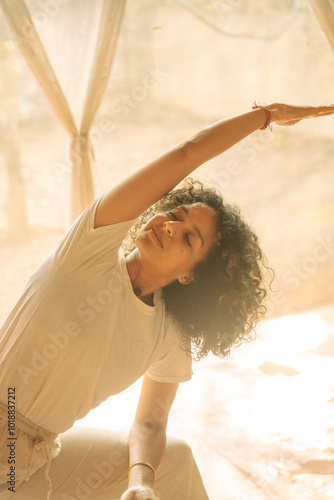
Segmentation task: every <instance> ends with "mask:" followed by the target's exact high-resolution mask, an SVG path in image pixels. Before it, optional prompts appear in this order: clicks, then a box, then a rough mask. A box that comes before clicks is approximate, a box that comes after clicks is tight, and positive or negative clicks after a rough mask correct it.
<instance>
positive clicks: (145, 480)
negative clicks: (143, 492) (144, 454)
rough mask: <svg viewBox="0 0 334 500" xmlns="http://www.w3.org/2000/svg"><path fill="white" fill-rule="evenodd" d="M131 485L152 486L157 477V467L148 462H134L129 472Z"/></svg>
mask: <svg viewBox="0 0 334 500" xmlns="http://www.w3.org/2000/svg"><path fill="white" fill-rule="evenodd" d="M128 476H129V487H131V486H147V487H149V488H150V487H151V486H152V485H153V483H154V480H155V477H156V471H155V468H154V467H153V466H152V465H151V464H149V463H148V462H140V461H138V462H134V463H133V464H132V465H131V466H130V468H129V472H128Z"/></svg>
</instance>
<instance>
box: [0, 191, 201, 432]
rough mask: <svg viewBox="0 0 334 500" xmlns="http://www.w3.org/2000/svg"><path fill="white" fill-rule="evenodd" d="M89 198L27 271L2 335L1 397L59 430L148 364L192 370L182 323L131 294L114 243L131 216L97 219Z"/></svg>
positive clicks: (170, 371)
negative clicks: (99, 223) (104, 222)
mask: <svg viewBox="0 0 334 500" xmlns="http://www.w3.org/2000/svg"><path fill="white" fill-rule="evenodd" d="M98 203H99V199H96V200H95V201H94V202H93V203H91V205H90V206H89V207H88V208H87V209H86V210H85V212H84V213H83V214H82V215H81V216H80V217H79V218H78V219H77V220H76V221H75V223H74V224H73V225H72V226H71V228H70V229H69V230H68V231H67V233H66V234H65V235H64V237H63V238H62V239H61V241H60V243H59V244H58V246H57V247H56V248H55V250H54V251H53V252H51V253H50V254H49V255H48V256H47V257H46V259H45V260H44V261H43V262H42V264H41V265H40V266H39V267H38V268H37V270H36V271H35V272H34V273H33V274H32V276H31V277H30V279H29V281H28V283H27V286H26V288H25V289H24V291H23V294H22V296H21V298H20V299H19V301H18V303H17V304H16V306H15V308H14V309H13V311H12V312H11V314H10V315H9V317H8V318H7V320H6V322H5V324H4V326H3V327H2V329H1V334H0V339H1V340H0V363H1V365H0V401H1V402H3V403H6V402H7V389H8V387H15V388H16V398H17V405H16V410H17V411H18V412H20V413H21V414H23V415H24V416H25V417H27V418H28V419H30V420H31V421H32V422H34V423H35V424H37V425H39V426H41V427H43V428H45V429H47V430H49V431H51V432H57V433H59V432H64V431H65V430H66V429H68V428H70V427H71V426H72V425H73V423H74V422H75V420H77V419H80V418H83V417H84V416H85V415H86V414H87V413H88V412H89V410H90V409H92V408H95V407H96V406H98V405H99V404H100V403H101V402H102V401H104V400H105V399H107V398H108V397H109V396H111V395H112V394H117V393H119V392H121V391H123V390H124V389H126V388H127V387H128V386H129V385H131V384H132V383H133V382H135V381H136V380H137V379H138V378H140V377H141V376H142V375H143V374H144V373H147V375H148V376H149V377H151V378H152V379H153V380H156V381H160V382H183V381H187V380H189V379H190V378H191V376H192V370H191V358H190V356H188V355H187V354H186V353H185V351H184V350H183V349H182V348H181V345H180V344H181V341H182V336H181V333H180V330H179V328H178V327H177V325H176V324H175V322H173V321H172V319H171V318H170V317H169V316H167V315H166V314H165V308H164V302H163V300H162V298H161V291H160V290H159V291H158V292H155V294H154V307H150V306H148V305H147V304H144V303H143V302H142V301H141V300H140V299H138V297H136V296H135V294H134V293H133V290H132V285H131V281H130V278H129V275H128V272H127V267H126V260H125V258H124V257H123V256H121V255H120V254H119V248H120V246H121V244H122V241H123V239H124V238H125V237H126V235H127V232H128V230H129V229H130V227H131V226H132V225H133V223H134V220H132V221H127V222H122V223H118V224H113V225H111V226H103V227H98V228H94V216H95V211H96V207H97V205H98Z"/></svg>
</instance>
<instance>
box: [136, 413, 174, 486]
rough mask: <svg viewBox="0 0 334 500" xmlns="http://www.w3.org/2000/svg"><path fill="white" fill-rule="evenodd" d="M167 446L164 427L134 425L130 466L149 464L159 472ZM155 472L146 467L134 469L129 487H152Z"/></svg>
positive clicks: (140, 466)
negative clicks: (142, 463) (141, 463)
mask: <svg viewBox="0 0 334 500" xmlns="http://www.w3.org/2000/svg"><path fill="white" fill-rule="evenodd" d="M165 446H166V430H165V429H164V428H163V427H158V426H157V427H156V428H154V427H153V428H152V426H150V425H145V424H139V423H136V422H135V423H134V424H133V426H132V427H131V430H130V434H129V454H130V466H131V465H132V464H134V463H135V462H147V463H149V464H150V465H152V467H154V469H155V470H157V468H158V465H159V463H160V460H161V458H162V455H163V453H164V450H165ZM153 482H154V472H153V471H152V470H151V469H150V468H149V467H147V466H145V465H136V466H135V467H132V469H131V471H130V474H129V487H131V486H137V485H144V486H148V487H151V486H152V485H153Z"/></svg>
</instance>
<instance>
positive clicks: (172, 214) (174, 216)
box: [168, 212, 179, 220]
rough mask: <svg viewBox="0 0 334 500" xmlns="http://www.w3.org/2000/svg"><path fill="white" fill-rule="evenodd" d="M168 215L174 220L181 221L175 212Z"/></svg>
mask: <svg viewBox="0 0 334 500" xmlns="http://www.w3.org/2000/svg"><path fill="white" fill-rule="evenodd" d="M168 214H169V215H170V216H171V217H172V218H173V219H174V220H179V219H178V218H177V217H176V215H175V213H174V212H168Z"/></svg>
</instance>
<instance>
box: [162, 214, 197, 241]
mask: <svg viewBox="0 0 334 500" xmlns="http://www.w3.org/2000/svg"><path fill="white" fill-rule="evenodd" d="M168 215H170V216H171V217H172V218H173V219H174V220H179V219H178V218H177V216H176V214H175V213H174V212H168ZM188 235H189V233H186V235H185V238H186V241H187V244H188V246H190V247H191V243H190V240H189V236H188Z"/></svg>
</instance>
